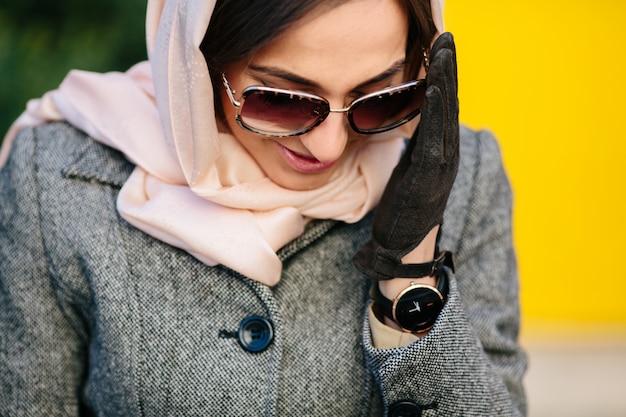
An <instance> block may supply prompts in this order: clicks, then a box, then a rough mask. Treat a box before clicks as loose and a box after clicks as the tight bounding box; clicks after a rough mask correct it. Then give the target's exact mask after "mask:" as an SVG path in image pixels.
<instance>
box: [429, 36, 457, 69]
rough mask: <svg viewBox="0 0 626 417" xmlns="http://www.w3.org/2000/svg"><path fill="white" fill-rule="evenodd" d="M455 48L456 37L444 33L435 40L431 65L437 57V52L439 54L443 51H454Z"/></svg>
mask: <svg viewBox="0 0 626 417" xmlns="http://www.w3.org/2000/svg"><path fill="white" fill-rule="evenodd" d="M453 48H454V37H453V36H452V34H451V33H450V32H444V33H442V34H441V35H439V37H437V39H436V40H435V43H434V44H433V47H432V48H431V49H430V57H431V64H432V60H433V58H434V57H435V55H437V52H439V51H440V50H441V49H453Z"/></svg>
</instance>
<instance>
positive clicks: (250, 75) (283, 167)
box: [221, 0, 407, 190]
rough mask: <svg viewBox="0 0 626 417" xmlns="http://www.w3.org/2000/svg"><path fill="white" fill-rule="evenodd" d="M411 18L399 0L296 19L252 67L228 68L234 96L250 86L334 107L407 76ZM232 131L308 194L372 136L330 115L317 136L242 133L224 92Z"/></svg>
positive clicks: (357, 3) (354, 1)
mask: <svg viewBox="0 0 626 417" xmlns="http://www.w3.org/2000/svg"><path fill="white" fill-rule="evenodd" d="M406 38H407V22H406V17H405V14H404V12H403V10H402V9H401V7H400V5H399V4H398V2H397V1H396V0H351V1H348V2H347V3H344V4H342V5H341V6H338V7H335V8H332V9H329V10H328V11H327V10H323V11H319V12H313V14H312V15H311V16H310V17H305V18H304V19H302V20H300V21H298V22H296V23H295V24H293V25H292V26H291V27H290V28H288V29H287V30H286V31H284V32H283V33H282V34H281V35H280V36H279V37H278V38H276V39H275V40H274V41H273V42H271V43H269V44H268V45H266V46H265V47H264V48H262V49H261V50H260V51H259V52H258V53H256V54H254V55H253V56H252V57H251V58H250V59H249V60H246V62H242V63H238V64H236V65H233V66H232V67H230V68H227V69H226V72H225V73H226V77H227V78H228V81H229V83H230V85H231V87H232V88H233V89H234V90H235V91H236V93H235V97H236V98H237V99H238V98H239V94H240V92H241V91H243V90H244V89H245V88H246V87H248V86H251V85H265V86H268V87H275V88H283V89H290V90H299V91H305V92H309V93H312V94H317V95H320V96H322V97H325V98H326V99H327V100H328V101H329V102H330V105H331V107H332V108H342V107H345V106H347V105H348V104H349V103H350V102H351V101H353V100H354V99H355V98H358V97H359V96H362V95H364V94H367V93H371V92H373V91H377V90H380V89H382V88H385V87H388V86H392V85H396V84H400V83H401V82H403V81H405V79H404V59H405V47H406ZM221 99H222V106H223V108H224V113H225V115H226V119H227V123H228V127H229V129H230V131H231V132H232V133H233V134H234V136H235V137H236V138H237V140H238V141H239V142H240V143H241V144H242V146H243V147H244V148H245V149H246V150H247V151H248V152H249V153H250V154H251V155H252V157H253V158H254V159H255V160H256V161H257V163H258V164H259V165H260V166H261V168H262V169H263V171H264V172H265V173H266V175H267V176H268V177H269V178H270V179H272V180H273V181H274V182H276V183H277V184H278V185H280V186H282V187H285V188H289V189H293V190H307V189H313V188H317V187H320V186H322V185H323V184H325V183H326V182H327V181H328V180H329V178H330V177H331V175H332V174H333V172H334V171H335V170H336V168H337V166H339V165H340V164H341V163H342V162H343V160H344V159H345V158H346V156H347V155H348V154H349V152H350V151H352V150H354V149H355V148H356V147H358V146H360V145H362V144H363V142H364V141H365V140H366V139H367V138H368V136H364V135H359V134H357V133H355V132H354V131H352V129H351V128H350V126H349V124H348V119H347V117H346V116H345V114H343V113H331V114H330V115H329V116H328V117H327V118H326V120H324V122H322V123H321V124H320V125H319V126H317V127H316V128H315V129H313V130H312V131H310V132H308V133H305V134H303V135H300V136H292V137H284V138H276V137H268V136H263V135H259V134H256V133H253V132H250V131H247V130H244V129H243V128H241V127H240V126H239V125H237V122H236V120H235V116H236V111H235V108H234V107H233V105H232V103H231V102H230V100H229V99H228V97H227V95H226V93H225V90H224V89H222V92H221Z"/></svg>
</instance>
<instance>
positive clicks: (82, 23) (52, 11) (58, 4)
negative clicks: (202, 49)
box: [0, 0, 146, 141]
mask: <svg viewBox="0 0 626 417" xmlns="http://www.w3.org/2000/svg"><path fill="white" fill-rule="evenodd" d="M145 9H146V0H106V1H105V0H58V1H42V0H0V132H1V133H0V141H1V140H2V137H3V136H4V133H5V132H6V130H7V129H8V127H9V125H10V124H11V123H12V122H13V120H15V118H16V117H17V116H19V114H20V113H21V112H22V111H23V110H24V108H25V106H26V102H27V101H28V100H29V99H31V98H38V97H41V96H42V95H43V94H44V93H45V92H46V91H48V90H52V89H55V88H56V87H57V86H58V85H59V84H60V83H61V81H62V80H63V78H64V77H65V75H66V74H67V72H68V71H69V70H71V69H82V70H88V71H98V72H103V71H125V70H127V69H128V68H129V67H130V66H132V65H133V64H135V63H136V62H139V61H142V60H144V59H146V46H145V45H146V44H145Z"/></svg>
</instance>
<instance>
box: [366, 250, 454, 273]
mask: <svg viewBox="0 0 626 417" xmlns="http://www.w3.org/2000/svg"><path fill="white" fill-rule="evenodd" d="M375 264H376V265H375V268H376V270H377V271H378V272H380V273H382V274H384V275H386V276H388V277H395V278H423V277H428V276H438V275H439V272H440V271H441V270H442V269H443V267H444V266H447V267H448V268H450V269H451V270H452V271H454V261H453V259H452V252H449V251H443V252H441V253H440V254H439V255H438V256H436V258H435V259H434V260H433V261H431V262H424V263H422V264H400V263H397V262H396V261H393V260H391V259H387V258H382V257H379V258H377V259H376V262H375Z"/></svg>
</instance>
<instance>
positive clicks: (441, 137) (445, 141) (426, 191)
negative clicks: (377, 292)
mask: <svg viewBox="0 0 626 417" xmlns="http://www.w3.org/2000/svg"><path fill="white" fill-rule="evenodd" d="M426 85H427V89H426V97H425V100H424V104H423V106H422V113H421V120H420V122H419V126H418V127H417V129H416V130H415V132H414V133H413V136H412V137H411V140H410V142H409V145H408V146H407V149H406V151H405V153H404V154H403V156H402V157H401V159H400V161H399V163H398V165H397V166H396V168H395V169H394V171H393V173H392V174H391V178H390V179H389V182H388V183H387V187H386V188H385V191H384V193H383V196H382V198H381V201H380V204H379V205H378V207H377V209H376V214H375V215H374V222H373V226H372V238H371V240H370V241H369V242H368V243H367V244H365V245H364V246H363V247H362V248H361V249H360V250H359V251H358V252H357V254H356V255H355V256H354V264H355V265H356V266H357V268H359V269H360V270H361V271H362V272H363V273H365V274H366V275H368V276H369V277H371V278H373V279H376V280H385V279H392V278H399V277H403V278H418V277H421V276H426V275H430V274H431V272H432V268H431V267H432V264H414V265H402V262H401V259H402V257H403V256H404V255H406V254H407V253H409V252H410V251H411V250H413V249H414V248H415V247H417V245H419V243H420V242H421V241H422V240H423V239H424V237H425V236H426V235H427V234H428V232H430V231H431V230H432V229H433V227H435V226H437V225H440V224H442V222H443V212H444V209H445V207H446V203H447V201H448V197H449V195H450V190H451V189H452V184H453V183H454V179H455V177H456V173H457V170H458V166H459V119H458V114H459V105H458V98H457V90H458V81H457V65H456V49H455V46H454V39H453V37H452V34H450V33H444V34H442V35H441V36H439V38H437V40H436V41H435V44H434V45H433V47H432V50H431V52H430V68H429V69H428V74H427V75H426ZM443 261H444V257H443V256H442V257H441V258H440V263H442V262H443ZM440 266H441V265H440V264H439V265H438V266H437V267H440Z"/></svg>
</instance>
